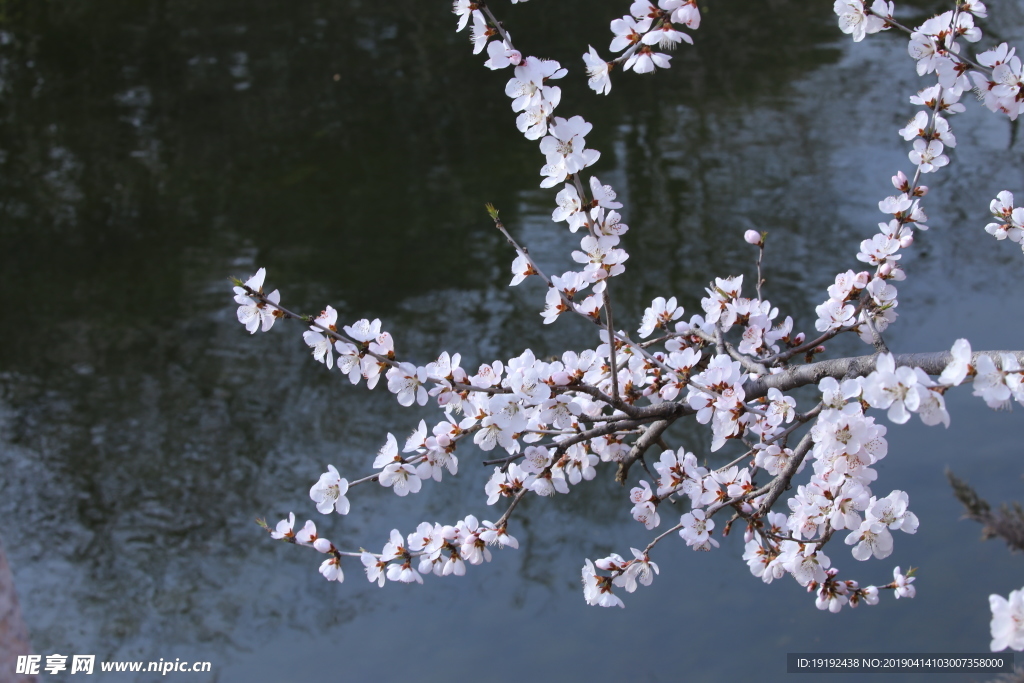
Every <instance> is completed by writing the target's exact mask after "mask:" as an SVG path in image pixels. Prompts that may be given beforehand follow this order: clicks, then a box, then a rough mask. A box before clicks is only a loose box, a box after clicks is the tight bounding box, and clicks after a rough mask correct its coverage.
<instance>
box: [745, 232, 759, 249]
mask: <svg viewBox="0 0 1024 683" xmlns="http://www.w3.org/2000/svg"><path fill="white" fill-rule="evenodd" d="M743 239H744V240H745V241H746V242H747V243H748V244H753V245H754V246H755V247H759V246H761V233H759V232H758V231H757V230H747V231H746V232H745V233H743Z"/></svg>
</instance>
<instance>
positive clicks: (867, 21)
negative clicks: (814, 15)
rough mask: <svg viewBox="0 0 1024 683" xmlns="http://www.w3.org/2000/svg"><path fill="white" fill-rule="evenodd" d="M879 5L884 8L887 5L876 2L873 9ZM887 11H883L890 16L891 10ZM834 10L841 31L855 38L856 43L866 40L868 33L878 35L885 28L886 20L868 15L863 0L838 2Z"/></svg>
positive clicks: (839, 0)
mask: <svg viewBox="0 0 1024 683" xmlns="http://www.w3.org/2000/svg"><path fill="white" fill-rule="evenodd" d="M879 5H881V7H882V8H884V7H885V3H880V2H878V1H876V2H875V5H873V6H872V9H874V8H875V7H876V6H879ZM886 9H887V10H888V11H886ZM886 9H883V12H885V13H886V14H890V13H891V9H888V8H886ZM832 10H833V11H834V12H835V13H836V14H837V15H839V29H840V30H841V31H842V32H843V33H846V34H848V35H851V36H853V42H855V43H859V42H860V41H862V40H864V36H865V35H867V34H868V33H877V32H879V31H881V30H882V29H883V28H884V27H885V20H884V19H880V18H879V17H877V16H874V15H873V14H868V13H867V12H866V10H865V7H864V3H863V2H861V0H836V2H835V4H834V5H833V6H832Z"/></svg>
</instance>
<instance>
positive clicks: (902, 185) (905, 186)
mask: <svg viewBox="0 0 1024 683" xmlns="http://www.w3.org/2000/svg"><path fill="white" fill-rule="evenodd" d="M892 184H893V187H895V188H896V189H897V190H899V191H900V192H909V191H910V183H908V182H907V176H905V175H903V171H899V172H898V173H897V174H896V175H894V176H893V177H892Z"/></svg>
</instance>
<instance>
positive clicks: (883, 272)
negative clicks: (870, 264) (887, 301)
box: [878, 261, 892, 277]
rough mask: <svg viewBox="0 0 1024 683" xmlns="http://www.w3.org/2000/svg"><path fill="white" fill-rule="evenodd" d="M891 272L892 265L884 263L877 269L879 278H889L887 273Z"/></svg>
mask: <svg viewBox="0 0 1024 683" xmlns="http://www.w3.org/2000/svg"><path fill="white" fill-rule="evenodd" d="M891 272H892V264H891V263H889V262H888V261H886V262H885V263H883V264H882V265H881V266H879V268H878V275H879V276H880V277H889V273H891Z"/></svg>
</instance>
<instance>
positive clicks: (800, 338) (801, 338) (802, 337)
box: [793, 332, 807, 346]
mask: <svg viewBox="0 0 1024 683" xmlns="http://www.w3.org/2000/svg"><path fill="white" fill-rule="evenodd" d="M805 339H807V335H806V334H804V333H803V332H799V333H797V335H796V336H795V337H793V343H794V344H796V345H797V346H800V345H801V344H803V343H804V340H805Z"/></svg>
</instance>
